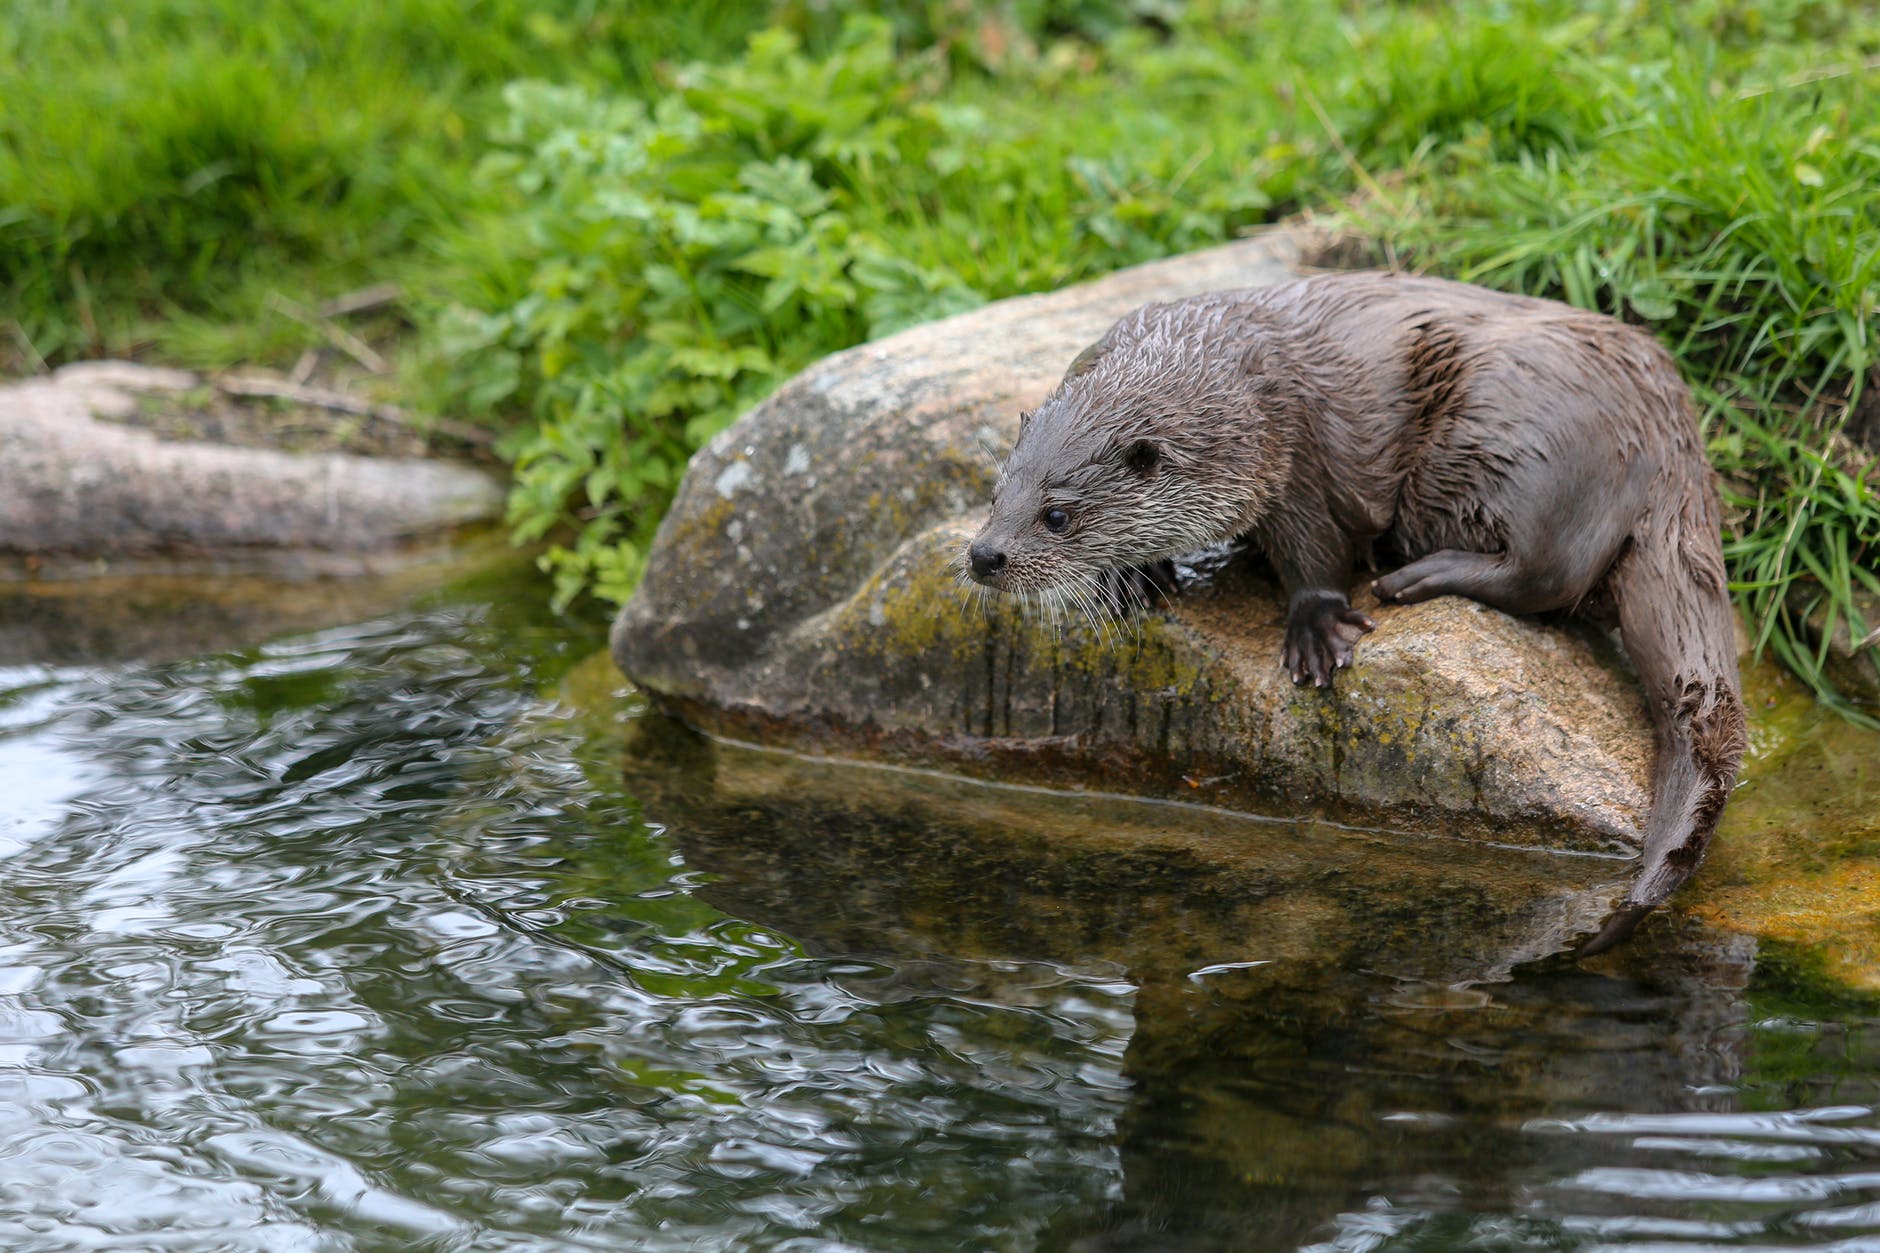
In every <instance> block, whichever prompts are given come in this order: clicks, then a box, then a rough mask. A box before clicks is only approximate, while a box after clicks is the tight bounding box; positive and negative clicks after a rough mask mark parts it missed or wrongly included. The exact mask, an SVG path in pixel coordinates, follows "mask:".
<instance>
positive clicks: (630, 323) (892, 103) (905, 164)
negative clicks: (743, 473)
mask: <svg viewBox="0 0 1880 1253" xmlns="http://www.w3.org/2000/svg"><path fill="white" fill-rule="evenodd" d="M1076 68H1077V67H1076V66H1075V64H1074V63H1071V62H1064V63H1062V64H1060V65H1059V66H1058V67H1057V69H1056V71H1055V72H1056V73H1057V74H1058V75H1059V76H1060V79H1062V78H1063V77H1065V76H1068V75H1070V74H1073V73H1074V72H1075V70H1076ZM1042 72H1043V73H1044V74H1046V75H1049V74H1050V73H1051V72H1052V71H1051V69H1050V67H1049V66H1047V67H1046V68H1045V70H1044V71H1042ZM951 74H952V71H951V69H950V68H949V64H948V62H947V60H946V58H945V57H944V56H943V55H941V50H940V49H938V48H934V49H930V50H928V52H927V53H925V54H921V55H914V56H909V55H907V54H906V53H905V52H902V51H901V50H899V49H898V48H897V45H896V43H895V40H894V38H893V34H892V30H891V28H890V27H889V25H888V24H887V23H885V22H881V21H875V20H856V21H853V22H851V23H849V24H847V25H846V26H845V27H844V29H843V31H842V33H841V35H840V37H839V38H838V39H837V40H836V41H835V45H834V47H833V48H831V50H830V51H829V52H828V53H827V55H824V56H820V57H811V56H807V55H805V54H804V52H803V50H802V48H801V45H800V43H799V42H798V40H797V39H796V38H795V37H794V36H793V35H791V34H789V33H788V32H785V31H782V30H770V31H766V32H764V33H762V34H760V35H758V36H756V37H755V38H753V39H752V40H751V42H750V45H749V48H748V50H747V51H746V53H745V55H744V56H743V57H742V58H741V59H739V60H737V61H735V62H732V63H729V64H725V65H720V66H693V67H690V68H687V69H686V70H684V71H682V72H680V73H678V74H677V75H676V76H675V78H674V80H673V82H672V90H671V91H670V92H669V93H668V94H665V95H664V96H662V97H660V98H659V99H657V100H656V101H653V102H651V103H646V102H643V101H641V100H638V99H632V98H624V97H620V96H617V95H606V94H598V93H595V92H591V91H587V90H582V89H579V88H571V87H564V86H549V85H546V84H540V83H522V84H517V85H515V86H512V87H511V88H510V89H509V91H508V93H507V101H508V105H509V115H508V119H507V121H506V122H505V124H504V126H503V128H502V129H501V130H500V131H499V133H498V142H499V143H500V145H501V147H502V151H501V152H500V153H498V154H497V155H494V156H492V157H490V158H488V159H486V161H485V162H484V165H483V174H484V176H485V178H486V179H488V180H490V181H492V182H495V183H497V184H501V185H504V186H506V187H509V188H511V189H512V190H513V191H514V193H515V194H516V202H515V207H514V209H513V210H512V211H511V212H510V213H508V214H506V215H504V216H503V217H501V218H500V219H499V220H498V221H496V222H495V223H494V224H493V225H492V226H491V228H490V229H489V231H488V232H487V233H486V234H484V235H482V236H480V237H478V239H477V241H476V242H475V243H473V244H472V245H471V251H472V252H473V253H482V254H483V255H485V256H490V257H500V258H501V259H502V260H501V262H500V264H491V263H489V262H488V261H485V262H484V263H483V264H482V265H481V266H480V267H479V268H478V269H477V271H476V276H477V279H478V280H479V281H480V282H481V283H482V284H484V286H485V290H483V291H480V292H475V293H472V294H471V298H470V299H465V300H460V301H458V302H457V303H455V304H454V305H452V306H450V307H449V308H447V309H445V310H443V311H442V312H441V313H440V316H439V320H438V323H437V327H438V333H437V339H436V346H437V348H438V350H439V352H440V354H441V357H442V359H443V361H444V362H445V363H447V368H448V386H449V387H450V388H452V389H454V391H455V395H456V397H457V400H458V403H461V404H467V405H469V406H471V407H473V408H488V407H491V406H503V405H516V404H519V403H520V404H523V405H526V406H527V408H528V409H529V411H530V413H531V414H532V416H533V422H532V423H530V424H527V425H525V426H523V427H521V428H519V430H518V432H517V433H516V435H515V436H514V437H513V438H512V439H511V440H510V442H509V444H508V446H507V447H508V451H509V453H510V455H511V456H512V458H513V460H514V465H515V474H516V479H515V490H514V492H513V494H512V496H511V500H510V520H511V522H512V524H513V525H514V528H515V532H516V534H517V535H518V536H519V537H521V538H523V539H527V540H534V539H539V538H542V537H545V536H549V537H555V536H571V538H566V539H564V540H562V541H561V542H557V543H555V544H554V545H553V546H552V547H551V548H550V549H549V550H548V554H547V557H546V562H547V564H548V566H549V568H550V569H551V570H552V571H553V573H554V576H555V582H556V597H557V600H558V601H559V602H561V603H564V604H565V603H567V602H568V601H569V600H571V599H572V598H573V597H575V596H576V595H578V594H580V593H582V592H584V591H592V592H594V593H595V594H597V595H599V596H600V597H602V598H604V599H608V600H623V599H625V597H626V596H627V595H628V593H629V592H630V591H631V590H632V587H633V585H634V583H635V581H636V580H637V578H638V576H639V571H640V565H641V562H642V560H643V554H644V552H645V547H646V544H647V542H648V540H649V539H650V535H651V527H652V525H653V524H654V523H656V522H657V520H658V517H659V514H660V513H661V511H662V510H663V507H664V503H665V501H666V500H667V499H668V498H669V496H670V493H671V491H672V490H673V488H674V487H675V486H676V485H677V482H678V478H679V475H680V474H681V473H682V471H683V469H684V466H685V463H686V460H687V458H688V457H689V456H690V455H691V453H692V452H693V450H695V449H696V448H697V447H698V446H699V445H700V443H701V442H703V441H704V440H705V439H708V438H709V437H710V436H711V435H712V434H714V433H715V432H716V431H718V430H720V429H722V428H723V427H724V426H725V425H726V424H728V423H729V422H730V421H731V420H732V419H733V418H735V417H736V416H737V415H738V414H739V413H740V412H742V411H743V410H745V409H746V408H748V407H750V406H751V405H752V404H754V403H755V402H756V401H757V400H758V399H760V398H761V397H762V396H764V395H765V394H766V393H768V392H769V391H770V390H771V389H772V388H773V387H775V386H776V385H777V384H778V383H779V382H780V381H782V380H783V379H785V378H787V377H789V376H790V375H791V374H793V373H795V372H796V371H798V370H800V369H802V368H803V367H804V366H805V365H807V364H809V363H810V362H811V361H813V360H815V359H816V358H817V357H819V356H821V355H823V354H825V353H828V352H831V351H834V350H836V349H839V348H843V347H846V346H848V345H850V344H854V343H858V342H860V341H862V340H864V339H867V338H870V337H873V336H879V335H883V334H887V333H890V332H892V331H895V330H899V329H901V328H903V327H906V326H910V325H912V324H914V323H916V322H921V321H925V320H928V319H931V318H936V317H944V316H946V315H948V314H951V313H956V312H959V311H962V310H965V309H969V308H972V307H974V306H976V305H978V304H980V303H981V302H982V301H984V300H986V299H988V298H991V297H994V296H999V295H1005V294H1008V293H1010V292H1012V291H1017V290H1026V289H1030V288H1036V287H1049V286H1056V285H1058V284H1060V283H1062V282H1065V281H1068V280H1070V279H1074V278H1078V277H1082V276H1083V275H1086V274H1090V273H1096V272H1101V271H1102V270H1106V269H1109V268H1112V267H1114V266H1116V265H1120V264H1126V263H1129V262H1132V261H1137V260H1145V259H1148V258H1150V257H1154V256H1160V255H1163V254H1165V253H1167V252H1170V251H1174V250H1179V249H1183V248H1191V247H1195V246H1199V245H1202V244H1207V243H1213V242H1217V241H1219V240H1222V239H1224V238H1226V237H1227V236H1228V234H1229V233H1230V232H1231V231H1232V230H1233V229H1234V228H1235V227H1236V226H1239V225H1242V224H1245V223H1247V222H1251V221H1257V220H1259V219H1260V218H1261V217H1262V216H1263V215H1264V214H1265V213H1266V211H1267V210H1268V208H1269V206H1270V197H1269V193H1268V192H1267V190H1265V186H1263V183H1264V184H1266V185H1272V184H1273V183H1274V182H1276V181H1277V180H1276V179H1267V180H1262V179H1260V178H1258V177H1254V178H1251V179H1249V180H1248V181H1247V182H1246V183H1244V184H1238V185H1237V184H1236V183H1234V182H1233V181H1232V180H1231V178H1230V177H1229V174H1231V173H1232V172H1233V171H1234V170H1235V169H1236V168H1237V167H1238V168H1239V169H1242V170H1248V169H1249V167H1250V166H1252V165H1254V164H1256V163H1260V162H1262V161H1264V162H1266V163H1267V164H1268V166H1269V167H1270V168H1271V169H1273V170H1282V169H1283V167H1285V165H1286V164H1287V160H1288V159H1289V154H1285V153H1282V154H1278V156H1277V158H1274V157H1273V156H1272V155H1271V154H1262V153H1257V152H1252V151H1249V147H1250V146H1249V144H1248V143H1247V142H1246V141H1244V140H1243V141H1241V142H1239V143H1237V144H1236V145H1235V146H1234V149H1232V150H1230V151H1229V152H1227V153H1223V154H1222V156H1221V157H1220V158H1217V159H1216V160H1215V162H1214V168H1213V169H1211V170H1210V171H1209V173H1208V177H1207V178H1206V179H1205V180H1204V179H1201V178H1197V177H1196V175H1197V167H1198V164H1199V163H1197V162H1195V161H1193V160H1192V159H1188V160H1185V161H1182V162H1181V163H1179V164H1178V163H1177V160H1176V156H1177V154H1176V153H1175V152H1174V150H1170V149H1167V148H1166V147H1163V148H1162V149H1161V150H1160V151H1157V152H1151V153H1148V154H1146V155H1145V157H1144V159H1143V160H1141V161H1139V162H1131V161H1130V160H1128V158H1127V155H1124V154H1117V155H1113V156H1112V157H1111V158H1110V159H1109V160H1098V159H1093V158H1089V157H1085V156H1082V155H1080V154H1079V153H1078V152H1077V151H1076V150H1075V149H1074V148H1072V147H1071V146H1070V145H1069V143H1067V141H1066V140H1065V139H1059V140H1057V141H1056V142H1055V143H1053V142H1051V141H1038V140H1036V139H1035V137H1034V138H1033V139H1031V140H1027V141H1025V142H1019V136H1018V135H1016V134H1015V133H1014V128H1013V127H1012V125H1011V123H1010V122H1009V121H1005V122H1002V121H1001V120H999V119H998V118H997V117H996V116H995V115H994V112H993V109H992V107H991V104H992V101H991V100H990V99H981V98H975V96H974V95H973V94H972V93H970V92H965V91H959V90H949V87H950V85H952V79H951ZM1041 85H1043V84H1041V83H1039V82H1037V81H1034V82H1033V83H1032V87H1033V89H1034V90H1036V89H1038V88H1039V87H1040V86H1041ZM1036 120H1037V119H1036V118H1027V119H1025V121H1026V122H1029V123H1035V122H1036ZM1112 125H1113V124H1112ZM1138 143H1139V144H1140V139H1139V140H1138ZM1093 146H1096V147H1099V148H1100V147H1101V145H1093ZM1249 172H1251V171H1250V170H1249ZM1183 179H1189V180H1192V181H1191V183H1190V186H1191V188H1192V189H1193V199H1192V200H1185V199H1184V198H1183V197H1182V196H1181V195H1178V194H1177V192H1176V188H1177V187H1178V186H1179V184H1180V182H1181V180H1183ZM569 523H572V524H573V525H572V526H571V527H569V526H567V525H566V524H569Z"/></svg>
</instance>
